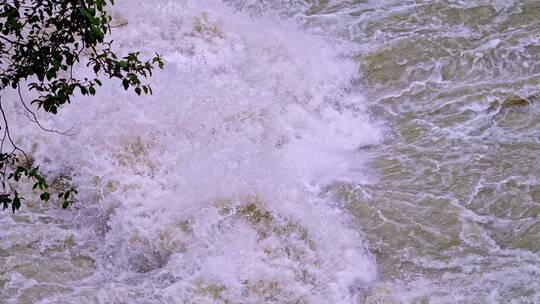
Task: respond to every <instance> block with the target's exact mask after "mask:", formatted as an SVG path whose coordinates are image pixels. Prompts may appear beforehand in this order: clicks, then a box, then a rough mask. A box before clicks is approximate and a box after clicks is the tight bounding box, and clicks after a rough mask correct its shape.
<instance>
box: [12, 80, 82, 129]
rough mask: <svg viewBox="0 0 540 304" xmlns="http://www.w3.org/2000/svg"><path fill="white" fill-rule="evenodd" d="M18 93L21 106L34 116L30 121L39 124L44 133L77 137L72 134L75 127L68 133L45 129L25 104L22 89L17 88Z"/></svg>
mask: <svg viewBox="0 0 540 304" xmlns="http://www.w3.org/2000/svg"><path fill="white" fill-rule="evenodd" d="M17 93H18V94H19V99H20V101H21V104H22V105H23V106H24V108H25V109H26V111H27V112H28V113H30V115H32V117H28V116H27V117H28V119H30V121H31V122H33V123H35V124H37V125H38V126H39V127H40V128H41V129H42V130H43V131H47V132H51V133H56V134H60V135H66V136H73V135H75V134H74V133H70V132H71V131H72V130H73V129H74V128H75V126H73V127H71V128H69V129H68V130H66V131H57V130H52V129H48V128H45V127H44V126H43V125H42V124H41V123H40V122H39V120H38V118H37V116H36V114H35V113H34V112H33V111H32V110H30V108H29V107H28V106H27V105H26V103H25V102H24V99H23V97H22V94H21V87H20V86H19V87H18V88H17Z"/></svg>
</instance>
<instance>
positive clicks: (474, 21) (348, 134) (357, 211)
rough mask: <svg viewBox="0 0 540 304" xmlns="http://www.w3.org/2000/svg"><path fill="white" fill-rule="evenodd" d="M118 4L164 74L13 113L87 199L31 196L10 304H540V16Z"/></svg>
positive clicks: (12, 244) (317, 5) (356, 5)
mask: <svg viewBox="0 0 540 304" xmlns="http://www.w3.org/2000/svg"><path fill="white" fill-rule="evenodd" d="M118 2H119V3H117V5H116V6H115V7H114V16H115V19H116V21H115V22H116V23H117V25H118V27H117V28H116V29H115V30H114V33H113V36H114V37H113V38H114V39H115V45H116V46H117V48H118V50H120V51H122V52H127V51H129V50H133V49H138V50H142V52H143V54H152V53H153V52H154V51H156V52H158V53H160V54H162V55H163V56H164V58H165V59H166V63H167V65H166V68H165V69H164V70H163V71H160V72H157V73H156V74H155V76H154V77H153V78H152V79H151V82H152V83H153V89H154V92H155V93H154V95H152V96H146V97H137V96H134V94H132V93H126V92H124V91H123V90H122V88H121V87H119V85H118V84H117V83H114V82H110V83H105V84H104V87H103V88H102V89H101V90H100V92H98V94H97V95H96V97H94V98H78V99H77V100H76V101H75V102H74V103H73V104H71V105H69V106H66V107H65V108H64V109H62V111H61V113H60V114H58V116H56V117H50V116H47V115H43V116H42V118H41V119H42V123H44V124H47V125H48V126H50V127H54V128H57V129H60V130H64V129H69V128H71V127H74V132H75V134H74V135H73V136H60V135H57V134H49V133H45V132H42V131H41V130H40V129H39V128H37V127H36V126H35V125H33V124H32V123H30V122H29V121H28V120H27V119H26V118H25V117H24V115H22V113H23V110H22V109H20V108H19V107H17V106H14V107H13V108H12V109H11V115H12V116H11V117H12V120H13V121H12V122H11V123H12V124H13V126H12V129H13V131H12V132H14V134H15V136H16V137H17V138H18V140H19V141H20V144H21V145H23V146H24V147H26V150H27V151H29V152H31V154H32V156H33V158H35V159H36V161H37V162H38V163H40V164H42V169H43V170H44V171H45V172H46V173H47V175H48V176H49V179H50V180H51V181H55V183H56V184H57V186H62V185H64V184H73V185H75V186H77V187H78V189H79V192H80V194H79V196H78V200H77V203H76V204H75V205H74V206H73V207H72V208H71V209H69V210H67V211H64V210H60V209H59V208H58V206H57V205H58V204H57V203H56V202H50V203H47V204H44V203H36V201H37V199H36V198H35V197H32V194H31V191H30V190H28V189H24V185H23V186H21V187H22V189H21V191H23V192H26V197H27V201H26V205H25V206H24V207H23V209H22V210H21V211H20V212H18V213H16V214H15V215H12V214H10V213H8V212H4V213H3V214H2V215H1V216H0V291H1V292H0V303H114V304H116V303H118V304H120V303H126V304H127V303H316V304H318V303H540V255H539V252H540V220H539V215H540V153H539V152H540V107H539V103H540V1H537V0H534V1H531V0H516V1H513V0H505V1H499V0H489V1H488V0H484V1H481V0H470V1H458V0H455V1H452V0H445V1H443V0H440V1H429V0H415V1H413V0H410V1H409V0H407V1H406V0H396V1H391V0H380V1H376V0H373V1H368V0H365V1H364V0H348V1H346V0H335V1H332V0H329V1H328V0H318V1H316V0H288V1H285V0H226V1H223V2H221V1H217V0H216V1H212V0H204V1H203V0H192V1H191V0H167V1H165V0H164V1H143V0H124V1H118ZM79 72H80V73H82V74H84V73H86V71H84V70H83V69H82V68H81V69H80V71H79ZM7 94H12V93H7ZM26 96H27V97H29V96H28V94H27V95H26ZM6 97H9V95H8V96H6Z"/></svg>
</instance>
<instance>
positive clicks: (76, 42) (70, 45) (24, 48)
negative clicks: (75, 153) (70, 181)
mask: <svg viewBox="0 0 540 304" xmlns="http://www.w3.org/2000/svg"><path fill="white" fill-rule="evenodd" d="M107 5H114V1H113V0H0V71H1V73H0V91H3V90H5V89H8V88H13V89H17V90H18V91H19V97H20V100H19V101H20V102H21V103H22V104H23V105H24V108H25V109H26V111H28V112H29V113H30V114H31V117H33V119H32V118H31V120H32V121H33V122H35V123H37V124H38V125H39V126H40V127H42V126H41V124H40V123H39V121H38V120H37V117H36V115H35V114H34V113H33V112H32V110H31V108H30V106H28V105H26V104H25V101H24V100H23V98H22V95H21V94H20V89H21V86H26V87H27V88H28V89H29V90H30V91H34V92H35V93H36V96H37V97H36V98H35V99H34V100H32V101H31V102H30V104H31V105H33V106H34V107H37V108H38V109H42V110H44V111H46V112H49V113H52V114H56V113H57V112H58V109H59V108H60V107H61V106H63V105H65V104H67V103H70V102H71V98H72V97H73V96H74V95H75V94H77V93H78V92H80V94H82V95H95V94H96V90H97V88H98V87H100V86H101V85H102V82H101V81H100V80H99V77H100V76H106V77H109V78H111V79H117V80H118V81H120V82H121V83H122V86H123V88H124V89H125V90H129V89H130V88H131V89H133V90H134V91H135V93H136V94H137V95H141V94H142V93H144V94H149V93H150V94H151V93H152V89H151V87H150V86H149V85H148V84H144V83H142V82H141V78H147V77H149V76H151V75H152V70H153V69H154V67H155V66H156V65H157V66H158V67H160V68H163V61H162V58H161V57H160V56H159V55H157V54H156V56H155V57H154V58H151V59H150V60H147V61H142V60H141V59H139V55H140V53H139V52H133V53H129V54H127V55H126V56H123V57H119V56H118V55H117V54H115V53H114V52H113V50H112V48H111V47H112V41H107V40H106V36H107V35H108V34H110V32H111V21H112V17H111V16H110V15H109V14H108V13H107V11H106V6H107ZM83 58H86V63H87V67H88V68H90V69H91V70H93V71H94V73H95V77H93V78H87V77H82V78H78V77H76V76H74V71H73V69H74V66H75V65H77V64H79V63H81V61H82V60H81V59H83ZM2 102H3V101H2V97H1V96H0V110H1V113H2V115H3V118H4V126H3V131H4V132H3V133H4V134H3V138H2V146H1V150H0V181H1V182H2V186H3V189H2V190H3V191H2V192H1V193H0V204H1V205H2V206H3V209H6V208H8V207H9V205H11V207H12V210H13V212H15V210H17V209H19V208H20V206H21V201H22V200H23V198H22V197H20V196H19V193H18V192H17V191H15V190H14V188H13V187H12V184H11V183H10V182H11V181H14V182H18V181H19V180H20V179H21V178H22V177H25V178H28V179H30V180H31V181H33V182H34V189H37V190H40V191H41V192H42V194H41V196H40V197H41V199H42V200H43V201H47V200H49V199H50V193H49V192H48V188H49V186H48V184H47V181H46V178H45V177H44V176H43V175H41V174H40V173H39V169H38V167H34V166H33V165H32V164H31V162H30V161H29V160H28V157H27V156H26V154H25V153H24V151H23V150H22V149H20V148H18V147H17V145H16V144H15V143H14V141H13V140H12V138H11V135H10V132H9V126H8V120H7V117H6V115H5V112H4V110H3V108H2ZM42 129H45V128H43V127H42ZM6 141H7V142H9V143H10V146H11V147H12V149H11V150H10V151H8V152H4V142H6ZM20 155H22V156H23V157H24V161H23V162H21V161H20V159H19V157H20ZM76 193H77V192H76V190H75V189H70V190H68V191H64V192H60V193H58V196H59V198H61V199H63V204H62V206H63V207H64V208H66V207H68V206H69V205H70V203H71V202H72V197H73V195H74V194H76Z"/></svg>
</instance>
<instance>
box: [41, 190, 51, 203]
mask: <svg viewBox="0 0 540 304" xmlns="http://www.w3.org/2000/svg"><path fill="white" fill-rule="evenodd" d="M39 198H40V199H41V200H42V201H45V202H46V201H48V200H49V198H51V194H50V193H49V192H43V193H41V195H40V196H39Z"/></svg>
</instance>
